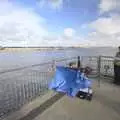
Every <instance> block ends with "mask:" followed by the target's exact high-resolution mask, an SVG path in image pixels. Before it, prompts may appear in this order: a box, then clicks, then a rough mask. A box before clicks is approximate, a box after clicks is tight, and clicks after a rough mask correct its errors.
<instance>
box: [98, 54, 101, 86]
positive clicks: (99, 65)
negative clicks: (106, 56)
mask: <svg viewBox="0 0 120 120" xmlns="http://www.w3.org/2000/svg"><path fill="white" fill-rule="evenodd" d="M100 68H101V56H99V57H98V86H99V87H100V77H101V72H100Z"/></svg>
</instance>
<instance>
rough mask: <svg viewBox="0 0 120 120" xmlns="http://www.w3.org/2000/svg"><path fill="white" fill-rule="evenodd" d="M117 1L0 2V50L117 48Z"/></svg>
mask: <svg viewBox="0 0 120 120" xmlns="http://www.w3.org/2000/svg"><path fill="white" fill-rule="evenodd" d="M119 26H120V0H0V46H22V47H24V46H25V47H27V46H87V47H91V46H112V47H117V46H119V45H120V27H119Z"/></svg>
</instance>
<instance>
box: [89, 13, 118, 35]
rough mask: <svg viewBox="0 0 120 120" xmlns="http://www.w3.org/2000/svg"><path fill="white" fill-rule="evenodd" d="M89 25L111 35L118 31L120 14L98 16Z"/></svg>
mask: <svg viewBox="0 0 120 120" xmlns="http://www.w3.org/2000/svg"><path fill="white" fill-rule="evenodd" d="M90 26H91V27H92V28H93V29H95V30H96V31H97V32H100V33H103V34H107V35H112V34H118V33H120V27H119V26H120V16H119V15H112V16H109V17H102V18H98V19H97V20H96V21H94V22H92V23H91V24H90Z"/></svg>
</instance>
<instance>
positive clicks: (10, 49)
mask: <svg viewBox="0 0 120 120" xmlns="http://www.w3.org/2000/svg"><path fill="white" fill-rule="evenodd" d="M65 49H76V47H3V48H0V53H1V52H28V51H52V50H65Z"/></svg>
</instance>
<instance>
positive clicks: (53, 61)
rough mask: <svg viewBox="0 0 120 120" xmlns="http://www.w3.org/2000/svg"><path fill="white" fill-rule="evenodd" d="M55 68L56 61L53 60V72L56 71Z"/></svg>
mask: <svg viewBox="0 0 120 120" xmlns="http://www.w3.org/2000/svg"><path fill="white" fill-rule="evenodd" d="M55 66H56V63H55V60H53V62H52V72H54V71H55Z"/></svg>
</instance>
